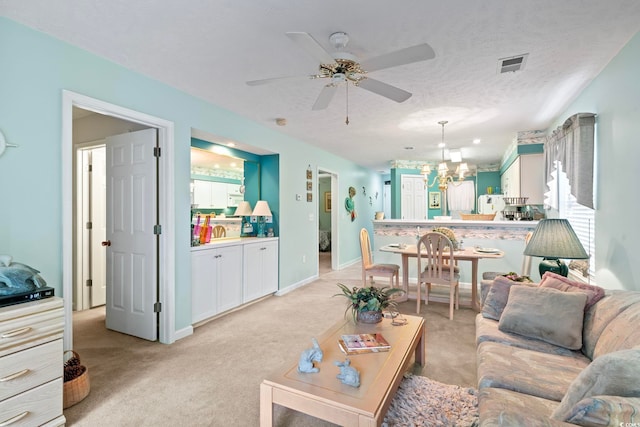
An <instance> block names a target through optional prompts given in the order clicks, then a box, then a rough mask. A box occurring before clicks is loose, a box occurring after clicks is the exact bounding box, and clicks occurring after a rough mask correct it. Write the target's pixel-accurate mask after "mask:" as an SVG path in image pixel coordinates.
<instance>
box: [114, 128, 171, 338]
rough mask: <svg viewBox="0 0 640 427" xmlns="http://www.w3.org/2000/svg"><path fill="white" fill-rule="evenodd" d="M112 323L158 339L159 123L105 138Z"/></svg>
mask: <svg viewBox="0 0 640 427" xmlns="http://www.w3.org/2000/svg"><path fill="white" fill-rule="evenodd" d="M106 146H107V155H106V158H107V161H106V177H107V185H106V191H107V232H106V242H105V243H106V244H108V245H109V246H107V304H106V312H107V316H106V318H107V320H106V326H107V328H108V329H112V330H114V331H118V332H123V333H125V334H129V335H134V336H136V337H140V338H144V339H147V340H151V341H155V340H156V339H157V324H158V320H157V313H156V312H155V311H154V306H155V303H156V301H157V281H158V272H157V261H156V259H157V256H156V253H157V245H158V243H157V241H158V240H157V235H155V234H154V226H155V225H156V224H157V210H158V208H157V202H158V200H157V179H156V170H157V164H156V160H157V158H156V157H155V156H154V148H155V147H156V146H157V134H156V129H145V130H141V131H137V132H130V133H127V134H123V135H116V136H112V137H108V138H107V139H106Z"/></svg>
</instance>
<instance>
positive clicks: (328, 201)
mask: <svg viewBox="0 0 640 427" xmlns="http://www.w3.org/2000/svg"><path fill="white" fill-rule="evenodd" d="M324 211H325V212H331V191H325V192H324Z"/></svg>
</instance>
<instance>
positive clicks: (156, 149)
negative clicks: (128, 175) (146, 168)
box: [153, 147, 160, 157]
mask: <svg viewBox="0 0 640 427" xmlns="http://www.w3.org/2000/svg"><path fill="white" fill-rule="evenodd" d="M153 156H154V157H160V147H153Z"/></svg>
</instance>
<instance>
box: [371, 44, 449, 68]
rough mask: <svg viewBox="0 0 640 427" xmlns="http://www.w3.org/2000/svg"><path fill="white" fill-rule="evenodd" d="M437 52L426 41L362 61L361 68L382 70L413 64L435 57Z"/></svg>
mask: <svg viewBox="0 0 640 427" xmlns="http://www.w3.org/2000/svg"><path fill="white" fill-rule="evenodd" d="M435 57H436V53H435V52H434V51H433V49H432V48H431V46H429V45H428V44H426V43H423V44H419V45H417V46H412V47H408V48H405V49H400V50H396V51H394V52H389V53H387V54H384V55H380V56H376V57H375V58H370V59H365V60H364V61H362V62H360V68H362V69H363V70H365V71H367V72H371V71H376V70H382V69H383V68H390V67H397V66H398V65H404V64H411V63H412V62H419V61H426V60H427V59H433V58H435Z"/></svg>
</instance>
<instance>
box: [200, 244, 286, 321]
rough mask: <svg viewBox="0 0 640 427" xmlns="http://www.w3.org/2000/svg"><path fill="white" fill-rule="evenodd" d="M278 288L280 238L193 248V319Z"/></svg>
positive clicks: (208, 315) (207, 316)
mask: <svg viewBox="0 0 640 427" xmlns="http://www.w3.org/2000/svg"><path fill="white" fill-rule="evenodd" d="M277 290H278V238H277V237H273V238H264V239H259V238H256V237H250V238H242V239H232V240H229V241H223V242H220V243H213V244H209V245H204V246H196V247H193V248H191V321H192V323H198V322H201V321H203V320H206V319H208V318H211V317H213V316H216V315H218V314H220V313H222V312H225V311H228V310H231V309H233V308H236V307H238V306H240V305H242V304H244V303H247V302H250V301H252V300H255V299H257V298H260V297H263V296H265V295H268V294H270V293H273V292H276V291H277Z"/></svg>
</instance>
